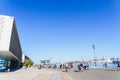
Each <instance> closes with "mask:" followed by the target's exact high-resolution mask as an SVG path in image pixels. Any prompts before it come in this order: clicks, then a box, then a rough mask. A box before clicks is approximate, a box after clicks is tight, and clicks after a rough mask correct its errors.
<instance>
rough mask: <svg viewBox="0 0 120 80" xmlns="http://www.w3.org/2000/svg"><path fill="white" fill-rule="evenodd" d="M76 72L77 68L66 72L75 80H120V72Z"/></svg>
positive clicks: (100, 70) (92, 70) (101, 70)
mask: <svg viewBox="0 0 120 80" xmlns="http://www.w3.org/2000/svg"><path fill="white" fill-rule="evenodd" d="M75 70H77V68H76V69H70V70H68V72H66V73H67V74H68V75H69V76H70V77H72V79H73V80H120V71H111V70H104V69H90V70H86V71H80V72H75ZM60 71H63V70H60Z"/></svg>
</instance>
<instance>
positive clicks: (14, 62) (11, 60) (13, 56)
mask: <svg viewBox="0 0 120 80" xmlns="http://www.w3.org/2000/svg"><path fill="white" fill-rule="evenodd" d="M21 61H22V49H21V45H20V40H19V36H18V32H17V28H16V23H15V18H14V17H11V16H5V15H0V69H7V68H10V69H15V68H20V67H21Z"/></svg>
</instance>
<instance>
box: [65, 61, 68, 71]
mask: <svg viewBox="0 0 120 80" xmlns="http://www.w3.org/2000/svg"><path fill="white" fill-rule="evenodd" d="M65 71H66V72H68V64H67V63H66V64H65Z"/></svg>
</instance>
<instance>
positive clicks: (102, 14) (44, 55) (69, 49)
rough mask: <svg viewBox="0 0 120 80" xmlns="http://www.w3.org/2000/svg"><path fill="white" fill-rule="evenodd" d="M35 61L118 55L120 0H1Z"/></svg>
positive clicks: (1, 8)
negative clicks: (13, 18) (94, 51)
mask: <svg viewBox="0 0 120 80" xmlns="http://www.w3.org/2000/svg"><path fill="white" fill-rule="evenodd" d="M0 14H2V15H9V16H14V17H15V19H16V23H17V29H18V33H19V37H20V41H21V46H22V50H23V53H25V54H26V55H28V56H29V57H30V58H31V59H33V61H34V62H36V63H39V60H41V59H50V58H52V61H53V62H66V61H76V60H77V61H78V60H81V58H83V59H84V60H89V59H93V57H94V56H93V49H92V45H93V44H94V45H95V47H96V56H97V58H102V57H103V56H104V57H105V58H111V57H120V35H119V34H120V31H119V30H120V0H0Z"/></svg>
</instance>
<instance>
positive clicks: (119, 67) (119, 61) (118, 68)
mask: <svg viewBox="0 0 120 80" xmlns="http://www.w3.org/2000/svg"><path fill="white" fill-rule="evenodd" d="M116 63H117V70H118V71H120V60H119V58H117V61H116Z"/></svg>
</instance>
